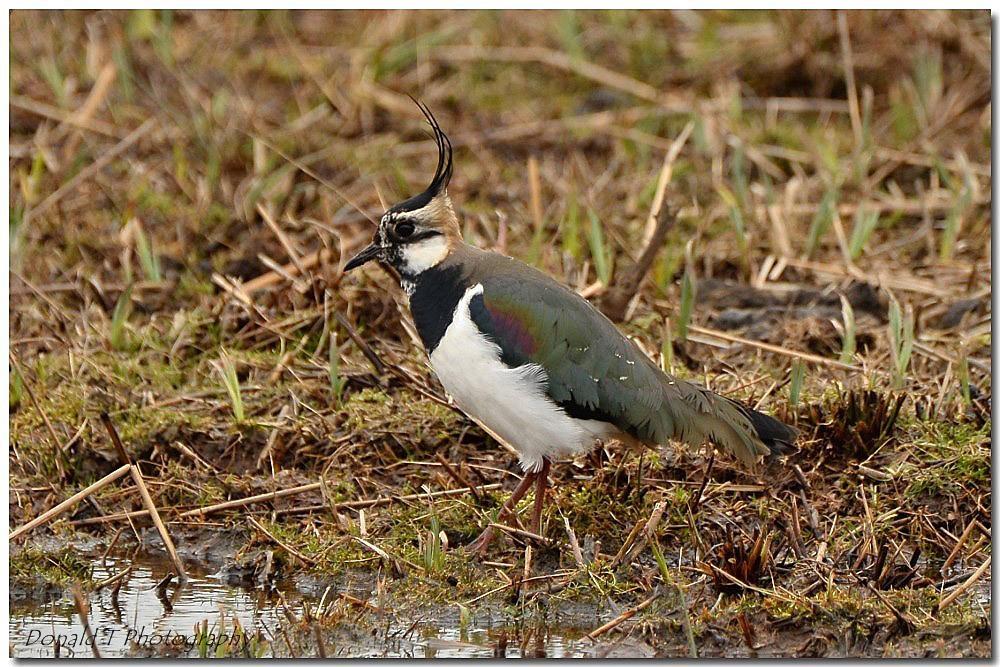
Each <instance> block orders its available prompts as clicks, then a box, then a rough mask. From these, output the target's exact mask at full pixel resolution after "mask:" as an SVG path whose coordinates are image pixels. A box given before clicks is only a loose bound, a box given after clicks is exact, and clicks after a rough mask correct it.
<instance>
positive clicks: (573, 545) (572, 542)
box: [563, 516, 587, 570]
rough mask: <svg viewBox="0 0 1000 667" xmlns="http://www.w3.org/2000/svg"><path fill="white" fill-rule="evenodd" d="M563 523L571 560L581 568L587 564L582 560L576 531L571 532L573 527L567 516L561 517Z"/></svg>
mask: <svg viewBox="0 0 1000 667" xmlns="http://www.w3.org/2000/svg"><path fill="white" fill-rule="evenodd" d="M563 525H564V526H565V527H566V536H567V537H568V538H569V547H570V550H572V552H573V560H574V561H576V566H577V567H578V568H580V569H581V570H582V569H583V568H585V567H586V566H587V564H586V562H584V560H583V552H582V551H581V550H580V543H579V542H577V540H576V533H575V532H573V528H572V527H571V526H570V525H569V517H566V516H564V517H563Z"/></svg>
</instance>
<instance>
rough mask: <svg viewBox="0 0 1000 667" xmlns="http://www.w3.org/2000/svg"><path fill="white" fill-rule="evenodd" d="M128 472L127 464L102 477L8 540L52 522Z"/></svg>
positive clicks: (32, 521)
mask: <svg viewBox="0 0 1000 667" xmlns="http://www.w3.org/2000/svg"><path fill="white" fill-rule="evenodd" d="M128 470H129V466H128V465H127V464H126V465H123V466H122V467H121V468H118V469H117V470H115V471H114V472H112V473H110V474H108V475H105V476H104V477H102V478H101V479H99V480H97V481H96V482H94V483H93V484H91V485H90V486H88V487H87V488H85V489H84V490H82V491H80V492H78V493H75V494H73V495H72V496H70V497H69V498H67V499H66V500H64V501H62V502H61V503H59V504H58V505H56V506H55V507H53V508H52V509H50V510H48V511H46V512H43V513H42V514H41V515H40V516H38V517H37V518H35V519H32V520H31V521H29V522H28V523H26V524H24V525H23V526H21V527H20V528H18V529H16V530H15V531H14V532H12V533H11V534H10V536H9V537H8V539H9V540H16V539H17V538H18V537H20V536H21V535H24V534H25V533H27V532H28V531H29V530H32V529H34V528H37V527H38V526H40V525H42V524H43V523H46V522H48V521H51V520H52V519H54V518H55V517H57V516H59V515H60V514H62V513H63V512H65V511H66V510H68V509H69V508H71V507H73V506H74V505H76V504H77V503H78V502H80V501H81V500H83V499H84V498H86V497H87V496H89V495H91V494H92V493H95V492H97V491H100V490H101V489H103V488H104V487H105V486H107V485H108V484H111V483H112V482H114V481H115V480H117V479H118V478H119V477H122V476H123V475H125V473H127V472H128ZM99 518H104V517H99Z"/></svg>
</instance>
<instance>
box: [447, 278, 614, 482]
mask: <svg viewBox="0 0 1000 667" xmlns="http://www.w3.org/2000/svg"><path fill="white" fill-rule="evenodd" d="M482 291H483V286H482V285H481V284H477V285H474V286H472V287H470V288H469V289H467V290H466V291H465V294H464V295H463V296H462V299H461V300H460V301H459V303H458V308H457V309H456V310H455V316H454V318H453V319H452V322H451V324H450V325H449V326H448V329H447V330H446V331H445V334H444V336H443V337H442V338H441V341H440V342H439V343H438V346H437V348H435V350H434V352H433V353H432V354H431V356H430V361H431V368H433V369H434V373H435V374H436V375H437V376H438V379H439V380H440V381H441V384H442V385H443V386H444V388H445V391H447V392H448V393H449V394H450V395H451V397H452V398H453V399H454V401H455V403H456V404H457V405H458V407H460V408H461V409H462V411H463V412H465V413H466V414H468V415H469V416H470V417H472V418H473V419H475V420H476V421H478V422H480V423H481V424H482V425H483V426H485V427H486V428H487V429H489V430H490V431H492V432H493V433H494V434H496V435H497V436H499V437H500V438H502V439H503V440H504V441H505V442H506V443H507V444H509V445H510V446H512V447H513V448H514V449H516V450H517V451H518V453H519V454H520V457H521V467H522V468H524V469H525V470H528V471H530V470H538V469H539V468H540V467H541V465H542V458H543V457H544V458H549V459H552V458H555V457H558V456H567V455H570V454H575V453H578V452H583V451H587V450H589V449H590V448H591V447H593V446H594V444H595V442H596V441H598V440H602V439H606V438H608V437H610V436H611V434H612V433H613V431H614V428H613V427H612V426H611V425H610V424H607V423H605V422H601V421H596V420H588V419H574V418H572V417H570V416H569V415H567V414H566V411H565V410H563V409H562V408H560V407H559V406H558V405H556V404H555V403H554V402H553V401H552V400H551V399H550V398H549V397H548V396H547V395H546V394H545V387H546V384H545V383H546V381H547V378H546V375H545V371H544V369H542V368H541V367H540V366H538V365H535V364H529V365H525V366H519V367H518V368H508V367H507V366H505V365H504V364H503V363H502V362H501V361H500V348H499V346H497V345H496V344H495V343H493V342H492V341H490V340H489V339H488V338H486V337H485V336H483V335H482V334H481V333H479V330H478V329H477V328H476V325H475V323H473V322H472V320H471V319H470V317H469V302H470V301H471V300H472V297H473V296H475V295H476V294H481V293H482Z"/></svg>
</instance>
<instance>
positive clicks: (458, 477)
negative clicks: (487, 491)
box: [436, 452, 482, 502]
mask: <svg viewBox="0 0 1000 667" xmlns="http://www.w3.org/2000/svg"><path fill="white" fill-rule="evenodd" d="M436 457H437V460H438V463H440V464H441V467H442V468H444V471H445V472H446V473H448V474H449V475H450V476H451V478H452V479H454V480H455V481H456V482H458V483H459V484H462V485H464V486H465V487H467V488H468V489H469V492H470V493H472V497H473V498H475V499H476V502H480V501H481V500H482V498H481V497H480V496H479V491H478V490H477V489H476V487H475V485H474V484H473V483H472V482H470V481H469V480H468V479H466V477H465V475H463V474H462V473H461V472H460V471H459V470H457V469H456V468H454V467H452V465H451V464H450V463H448V459H446V458H445V457H444V456H442V455H441V452H437V453H436Z"/></svg>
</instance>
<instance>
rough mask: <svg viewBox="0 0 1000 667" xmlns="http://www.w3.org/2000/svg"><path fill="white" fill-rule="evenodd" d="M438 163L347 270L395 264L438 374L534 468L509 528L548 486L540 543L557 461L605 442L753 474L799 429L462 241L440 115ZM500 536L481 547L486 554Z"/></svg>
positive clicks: (514, 264) (463, 405)
mask: <svg viewBox="0 0 1000 667" xmlns="http://www.w3.org/2000/svg"><path fill="white" fill-rule="evenodd" d="M417 104H418V106H420V109H421V111H422V112H423V114H424V115H425V116H426V118H427V121H428V122H429V123H430V126H431V129H432V130H433V133H434V139H435V142H436V143H437V150H438V164H437V169H436V170H435V172H434V177H433V179H432V180H431V183H430V185H429V186H428V187H427V189H426V190H424V191H423V192H421V193H420V194H418V195H416V196H415V197H411V198H410V199H407V200H406V201H404V202H401V203H399V204H396V205H395V206H393V207H392V208H390V209H389V210H387V211H386V212H385V214H384V215H383V216H382V218H381V220H380V222H379V225H378V230H377V231H376V232H375V236H374V238H373V240H372V242H371V244H370V245H368V246H367V247H366V248H365V249H364V250H362V251H361V252H359V253H358V254H357V255H356V256H355V257H353V258H352V259H351V260H350V261H348V262H347V264H346V265H345V266H344V271H350V270H352V269H356V268H358V267H360V266H362V265H363V264H365V263H367V262H369V261H371V260H376V261H378V262H379V263H380V264H381V265H383V266H387V267H391V268H392V269H393V270H394V271H395V274H396V275H398V279H399V282H400V285H401V287H402V289H403V291H404V292H405V293H406V295H407V296H408V298H409V308H410V312H411V314H412V316H413V321H414V324H415V325H416V329H417V333H418V334H419V336H420V339H421V341H422V342H423V346H424V349H425V350H426V352H427V355H428V357H429V360H430V366H431V368H432V369H433V371H434V373H435V374H436V375H437V377H438V379H439V380H440V382H441V385H442V386H443V387H444V389H445V391H447V393H448V394H449V395H450V396H451V398H452V400H453V401H454V402H455V404H456V405H457V406H458V407H459V408H460V409H461V410H462V411H463V412H464V413H465V414H467V415H468V416H469V417H471V418H472V419H473V420H474V421H476V422H477V423H479V424H480V425H481V426H483V427H485V429H486V430H488V431H489V432H490V433H491V434H492V435H494V436H495V437H497V438H498V439H502V440H503V441H505V442H506V443H508V444H509V445H511V446H512V447H513V448H514V449H515V450H517V452H518V454H519V456H520V464H521V467H522V469H523V470H524V472H525V475H524V477H523V478H522V480H521V483H520V484H519V485H518V486H517V488H516V489H515V490H514V492H513V494H512V495H511V496H510V498H509V499H508V500H507V502H506V503H505V504H504V505H503V507H502V509H501V512H500V519H501V520H506V519H507V517H509V516H512V511H513V509H514V508H515V507H516V504H517V502H518V501H519V500H520V499H521V497H522V496H524V494H525V493H526V492H527V491H528V489H529V488H530V487H531V485H532V484H534V485H535V487H536V489H535V499H534V511H533V513H532V523H531V528H532V530H533V531H534V532H535V533H538V531H539V529H540V523H541V513H542V507H543V503H544V498H545V490H546V484H547V477H548V472H549V467H550V464H551V462H552V461H553V460H555V459H558V458H561V457H568V456H572V455H574V454H579V453H582V452H587V451H588V450H590V449H592V448H593V447H595V445H597V444H599V443H604V442H607V441H614V440H617V441H624V442H626V443H628V444H636V443H639V444H642V445H647V446H656V445H662V444H665V443H666V442H667V441H669V440H671V439H675V440H680V441H682V442H685V443H688V444H690V445H692V446H700V445H702V444H704V443H705V442H711V443H712V444H714V445H715V446H716V447H718V448H720V449H722V450H724V451H726V452H729V453H730V454H732V455H734V456H735V457H736V458H737V459H739V460H740V461H741V462H743V463H745V464H747V465H750V466H752V465H753V464H754V463H755V462H756V461H757V460H759V459H760V458H761V457H774V456H776V455H780V454H783V453H786V452H788V451H790V450H791V449H792V447H793V443H794V441H795V437H796V432H795V430H794V429H792V428H791V427H789V426H787V425H786V424H784V423H782V422H780V421H778V420H776V419H774V418H773V417H770V416H768V415H765V414H763V413H761V412H758V411H756V410H754V409H752V408H750V407H748V406H746V405H743V404H742V403H739V402H738V401H735V400H733V399H730V398H726V397H725V396H720V395H719V394H716V393H714V392H712V391H709V390H708V389H705V388H704V387H701V386H698V385H697V384H694V383H692V382H688V381H685V380H680V379H677V378H675V377H672V376H671V375H669V374H667V373H665V372H663V371H662V370H661V369H660V368H659V366H658V365H657V364H655V363H654V362H653V361H652V360H651V359H650V358H649V357H647V356H646V355H645V354H644V353H643V352H642V350H640V349H639V347H638V346H637V345H636V344H635V343H633V342H632V341H631V340H629V339H628V338H626V337H625V336H624V335H623V334H622V333H621V332H620V331H619V330H618V328H617V327H616V326H615V325H614V324H613V323H612V322H611V321H610V320H609V319H608V318H606V317H605V316H604V315H603V314H602V313H601V312H600V311H599V310H597V309H596V308H595V307H594V306H592V305H591V304H590V303H589V302H588V301H587V300H586V299H584V298H583V297H581V296H580V295H579V294H577V293H576V292H574V291H573V290H571V289H569V288H567V287H565V286H564V285H562V284H560V283H558V282H557V281H556V280H554V279H552V278H551V277H549V276H547V275H546V274H544V273H542V272H541V271H539V270H538V269H535V268H533V267H531V266H528V265H527V264H525V263H523V262H520V261H518V260H516V259H513V258H511V257H507V256H505V255H502V254H500V253H496V252H487V251H484V250H480V249H478V248H475V247H473V246H471V245H468V244H466V243H465V242H464V241H463V240H462V234H461V230H460V228H459V223H458V217H457V216H456V215H455V209H454V207H453V206H452V203H451V199H450V198H449V197H448V183H449V181H450V179H451V175H452V166H453V165H452V146H451V142H450V141H449V139H448V137H447V136H446V135H445V133H444V131H442V129H441V126H440V125H439V124H438V122H437V120H436V119H435V118H434V115H433V114H432V113H431V112H430V109H428V108H427V106H426V105H422V104H420V103H419V102H418V103H417ZM492 538H493V530H492V528H489V527H488V528H487V529H486V530H485V531H483V533H482V534H481V535H480V536H479V537H478V538H477V539H476V540H475V541H474V542H473V543H472V544H471V545H469V547H468V548H469V549H470V550H471V551H473V552H474V553H476V554H478V555H480V556H482V555H483V554H485V552H486V549H487V547H488V546H489V544H490V542H491V540H492Z"/></svg>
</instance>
